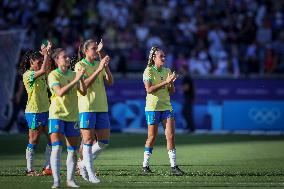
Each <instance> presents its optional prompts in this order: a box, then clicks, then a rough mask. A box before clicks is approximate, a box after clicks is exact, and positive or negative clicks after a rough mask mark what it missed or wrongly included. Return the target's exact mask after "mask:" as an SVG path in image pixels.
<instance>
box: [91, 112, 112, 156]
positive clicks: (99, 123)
mask: <svg viewBox="0 0 284 189" xmlns="http://www.w3.org/2000/svg"><path fill="white" fill-rule="evenodd" d="M95 135H96V140H94V144H93V147H92V154H93V158H94V159H96V158H97V157H98V156H99V154H100V153H101V152H102V151H103V150H104V149H105V148H106V147H107V146H108V145H109V138H110V121H109V115H108V112H97V113H96V125H95Z"/></svg>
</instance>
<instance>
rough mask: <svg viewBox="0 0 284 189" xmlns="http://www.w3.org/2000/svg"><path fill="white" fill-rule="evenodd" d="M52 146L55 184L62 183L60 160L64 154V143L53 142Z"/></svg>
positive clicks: (51, 159) (51, 158) (51, 156)
mask: <svg viewBox="0 0 284 189" xmlns="http://www.w3.org/2000/svg"><path fill="white" fill-rule="evenodd" d="M51 145H52V151H51V155H50V164H51V169H52V176H53V180H54V183H60V159H61V152H62V142H61V141H57V142H53V143H52V144H51Z"/></svg>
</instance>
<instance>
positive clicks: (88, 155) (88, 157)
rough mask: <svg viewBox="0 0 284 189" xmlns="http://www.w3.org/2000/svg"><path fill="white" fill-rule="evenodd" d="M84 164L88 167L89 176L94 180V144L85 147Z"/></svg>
mask: <svg viewBox="0 0 284 189" xmlns="http://www.w3.org/2000/svg"><path fill="white" fill-rule="evenodd" d="M83 157H84V158H83V163H84V165H85V166H86V169H87V172H88V176H89V178H90V179H92V178H93V177H94V176H95V171H94V164H93V154H92V144H84V145H83Z"/></svg>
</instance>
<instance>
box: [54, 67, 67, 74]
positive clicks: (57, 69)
mask: <svg viewBox="0 0 284 189" xmlns="http://www.w3.org/2000/svg"><path fill="white" fill-rule="evenodd" d="M56 71H57V72H58V73H60V74H62V75H69V71H70V70H67V71H66V73H63V72H62V71H61V70H60V69H59V68H56Z"/></svg>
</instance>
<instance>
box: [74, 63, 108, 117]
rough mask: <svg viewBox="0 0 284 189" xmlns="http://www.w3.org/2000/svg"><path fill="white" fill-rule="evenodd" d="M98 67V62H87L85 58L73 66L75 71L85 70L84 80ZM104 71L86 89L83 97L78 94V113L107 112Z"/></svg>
mask: <svg viewBox="0 0 284 189" xmlns="http://www.w3.org/2000/svg"><path fill="white" fill-rule="evenodd" d="M98 67H99V61H94V62H93V63H90V62H88V61H87V60H86V59H85V58H83V59H82V60H81V61H79V62H78V63H77V64H76V65H75V71H76V72H77V71H78V70H79V69H82V68H85V69H86V72H85V74H84V76H83V77H84V78H88V77H90V76H91V75H92V74H93V73H94V72H95V71H96V70H97V69H98ZM105 75H106V72H105V69H103V71H102V72H101V73H100V74H99V75H98V76H97V78H96V80H95V81H94V82H93V83H92V84H91V86H89V87H88V89H87V94H86V95H85V96H83V95H81V94H80V93H79V92H78V100H79V112H80V113H82V112H108V102H107V96H106V90H105V84H104V77H105Z"/></svg>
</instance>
